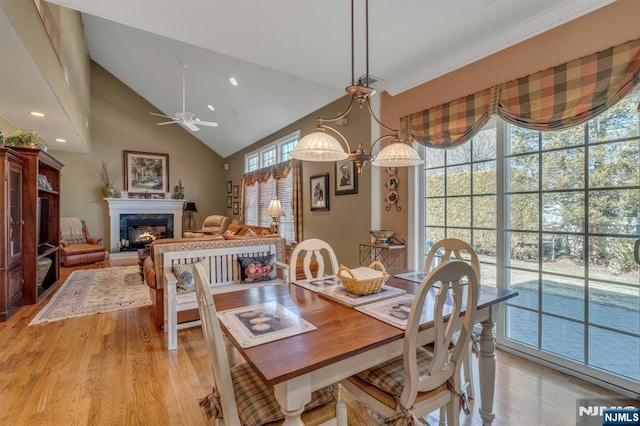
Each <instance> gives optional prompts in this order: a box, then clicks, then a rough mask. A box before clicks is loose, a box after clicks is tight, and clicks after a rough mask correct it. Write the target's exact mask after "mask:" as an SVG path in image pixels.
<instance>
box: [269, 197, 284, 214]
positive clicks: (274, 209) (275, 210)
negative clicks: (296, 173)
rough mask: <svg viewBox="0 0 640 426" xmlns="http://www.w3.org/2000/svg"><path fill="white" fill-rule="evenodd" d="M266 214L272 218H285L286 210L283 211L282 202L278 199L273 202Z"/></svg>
mask: <svg viewBox="0 0 640 426" xmlns="http://www.w3.org/2000/svg"><path fill="white" fill-rule="evenodd" d="M265 214H266V215H267V216H271V217H278V216H284V215H285V214H284V210H282V204H280V200H278V199H277V198H274V199H273V200H271V202H270V203H269V207H267V211H266V212H265Z"/></svg>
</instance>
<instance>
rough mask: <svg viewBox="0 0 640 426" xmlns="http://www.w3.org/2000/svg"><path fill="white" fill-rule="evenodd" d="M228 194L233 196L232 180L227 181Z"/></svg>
mask: <svg viewBox="0 0 640 426" xmlns="http://www.w3.org/2000/svg"><path fill="white" fill-rule="evenodd" d="M227 194H231V181H230V180H228V181H227ZM229 207H231V206H229Z"/></svg>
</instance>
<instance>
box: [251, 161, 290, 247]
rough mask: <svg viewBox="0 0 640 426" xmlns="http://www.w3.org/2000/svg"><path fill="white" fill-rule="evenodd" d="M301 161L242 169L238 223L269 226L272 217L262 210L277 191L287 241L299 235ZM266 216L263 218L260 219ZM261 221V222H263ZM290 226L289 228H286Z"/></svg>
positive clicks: (281, 221)
mask: <svg viewBox="0 0 640 426" xmlns="http://www.w3.org/2000/svg"><path fill="white" fill-rule="evenodd" d="M300 175H301V166H300V162H298V161H295V160H289V161H285V162H282V163H278V164H275V165H273V166H269V167H264V168H262V169H259V170H256V171H253V172H248V173H245V174H244V175H243V176H242V200H241V202H242V206H243V209H242V212H241V219H240V222H241V223H251V224H255V225H262V226H269V224H270V223H271V218H270V217H267V216H266V215H265V214H264V211H266V209H267V207H268V205H269V202H270V201H271V199H272V198H273V196H274V195H277V196H278V198H279V199H280V202H281V203H282V208H283V210H284V211H285V214H286V216H285V217H283V218H281V219H280V229H281V230H283V231H284V232H285V233H286V234H290V235H285V238H287V240H289V241H301V238H302V211H301V208H302V203H301V202H300V201H301V198H302V194H301V192H302V186H301V185H300V180H301V178H300ZM263 218H266V219H265V220H266V222H265V221H263V220H262V219H263ZM263 222H264V223H263ZM289 229H290V231H288V230H289Z"/></svg>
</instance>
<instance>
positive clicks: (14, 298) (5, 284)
mask: <svg viewBox="0 0 640 426" xmlns="http://www.w3.org/2000/svg"><path fill="white" fill-rule="evenodd" d="M23 162H24V158H23V157H22V156H21V155H19V154H16V153H15V152H13V151H12V150H9V149H7V148H0V172H1V175H0V176H2V184H1V185H0V187H1V189H0V204H2V209H1V211H0V242H1V243H0V321H6V320H7V319H9V317H10V316H11V314H12V313H13V311H14V310H15V308H16V307H17V306H20V305H21V304H22V299H23V293H22V289H23V285H22V284H23V279H22V230H23V223H24V222H23V216H22V213H23V212H22V195H23V191H22V182H23V171H22V167H23Z"/></svg>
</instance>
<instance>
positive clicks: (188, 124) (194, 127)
mask: <svg viewBox="0 0 640 426" xmlns="http://www.w3.org/2000/svg"><path fill="white" fill-rule="evenodd" d="M180 124H182V125H184V127H186V128H187V129H189V130H191V131H192V132H197V131H198V130H200V129H198V128H197V127H196V126H195V125H194V124H193V123H191V122H189V121H181V122H180Z"/></svg>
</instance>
